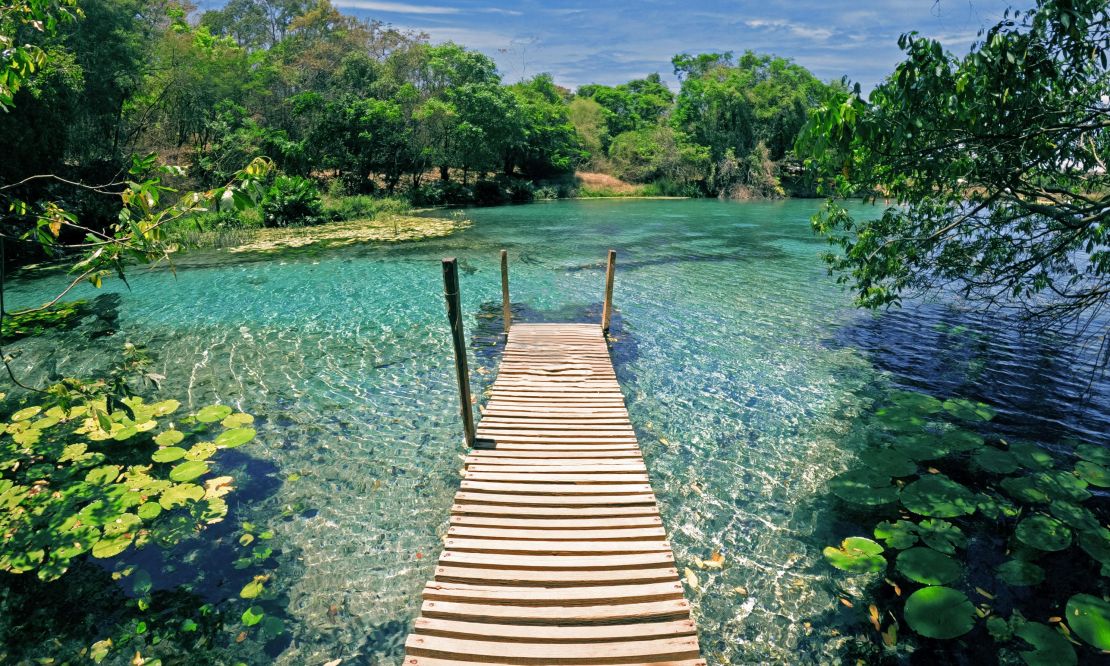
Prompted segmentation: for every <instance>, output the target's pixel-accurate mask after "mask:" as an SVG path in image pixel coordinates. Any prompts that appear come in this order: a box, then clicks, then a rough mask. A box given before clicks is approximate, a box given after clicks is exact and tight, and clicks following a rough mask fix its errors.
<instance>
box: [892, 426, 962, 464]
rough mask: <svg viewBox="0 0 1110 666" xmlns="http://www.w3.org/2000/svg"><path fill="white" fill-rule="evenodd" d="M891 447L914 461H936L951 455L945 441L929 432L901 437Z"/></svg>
mask: <svg viewBox="0 0 1110 666" xmlns="http://www.w3.org/2000/svg"><path fill="white" fill-rule="evenodd" d="M891 446H892V447H893V448H894V449H895V450H896V451H899V452H901V453H903V454H905V455H906V456H909V457H910V458H913V459H914V460H936V459H937V458H943V457H944V456H946V455H948V453H949V451H948V447H947V446H945V444H944V442H943V440H941V438H940V437H938V436H937V435H934V434H932V433H928V432H922V433H915V434H909V435H899V436H898V438H897V439H895V440H894V442H893V443H891Z"/></svg>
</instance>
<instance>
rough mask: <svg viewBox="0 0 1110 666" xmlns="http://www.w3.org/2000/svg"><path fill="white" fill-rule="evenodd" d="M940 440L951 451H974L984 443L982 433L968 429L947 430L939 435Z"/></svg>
mask: <svg viewBox="0 0 1110 666" xmlns="http://www.w3.org/2000/svg"><path fill="white" fill-rule="evenodd" d="M940 441H941V443H942V444H944V446H945V447H946V448H947V449H948V450H949V451H952V452H953V453H959V452H962V451H974V450H975V449H978V448H979V447H981V446H983V444H984V443H985V442H984V440H983V436H982V435H979V434H978V433H974V432H971V431H970V430H949V431H948V432H946V433H944V434H943V435H941V438H940Z"/></svg>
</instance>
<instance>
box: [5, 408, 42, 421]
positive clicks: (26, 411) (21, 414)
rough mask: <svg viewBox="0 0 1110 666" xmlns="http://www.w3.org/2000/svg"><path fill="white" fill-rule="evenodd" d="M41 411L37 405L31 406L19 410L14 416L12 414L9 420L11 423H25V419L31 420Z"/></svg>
mask: <svg viewBox="0 0 1110 666" xmlns="http://www.w3.org/2000/svg"><path fill="white" fill-rule="evenodd" d="M41 411H42V407H40V406H39V405H31V406H30V407H24V408H23V409H21V410H19V411H18V412H15V413H14V414H12V416H11V420H12V421H26V420H27V419H29V418H31V417H32V416H35V415H36V414H38V413H39V412H41Z"/></svg>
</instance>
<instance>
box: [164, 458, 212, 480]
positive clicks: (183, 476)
mask: <svg viewBox="0 0 1110 666" xmlns="http://www.w3.org/2000/svg"><path fill="white" fill-rule="evenodd" d="M207 473H208V465H207V464H205V463H204V462H202V461H200V460H189V461H186V462H183V463H181V464H180V465H178V466H176V467H174V468H173V469H171V470H170V479H171V480H173V481H177V482H178V483H182V482H185V481H192V480H193V479H195V478H197V477H198V476H202V475H204V474H207Z"/></svg>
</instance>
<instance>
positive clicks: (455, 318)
mask: <svg viewBox="0 0 1110 666" xmlns="http://www.w3.org/2000/svg"><path fill="white" fill-rule="evenodd" d="M443 296H444V297H445V298H446V299H447V322H448V323H449V324H450V325H451V342H452V343H453V344H454V347H455V375H456V377H457V378H458V381H459V413H460V415H461V416H462V421H463V437H464V438H465V440H466V445H467V446H474V411H473V410H472V409H471V407H470V372H469V371H468V370H467V367H466V337H465V336H464V335H463V322H462V308H461V307H460V306H459V261H458V260H457V259H455V258H454V257H448V258H447V259H444V260H443Z"/></svg>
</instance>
